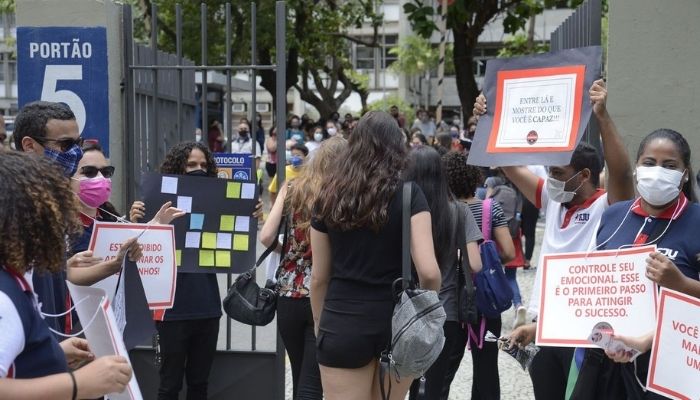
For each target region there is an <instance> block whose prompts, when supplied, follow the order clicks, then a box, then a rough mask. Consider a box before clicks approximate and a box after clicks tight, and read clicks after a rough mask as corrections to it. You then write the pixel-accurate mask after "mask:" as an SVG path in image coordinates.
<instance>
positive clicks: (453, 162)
mask: <svg viewBox="0 0 700 400" xmlns="http://www.w3.org/2000/svg"><path fill="white" fill-rule="evenodd" d="M442 165H443V167H444V169H445V173H446V174H447V184H448V185H449V186H450V190H451V191H452V194H454V195H455V196H456V197H457V198H458V199H467V198H470V197H474V194H475V193H476V188H477V187H479V185H480V184H481V182H482V181H483V179H484V178H483V175H482V174H481V170H480V169H479V168H478V167H475V166H473V165H467V156H465V155H464V154H462V153H458V152H456V151H451V152H449V153H447V154H445V155H444V156H442Z"/></svg>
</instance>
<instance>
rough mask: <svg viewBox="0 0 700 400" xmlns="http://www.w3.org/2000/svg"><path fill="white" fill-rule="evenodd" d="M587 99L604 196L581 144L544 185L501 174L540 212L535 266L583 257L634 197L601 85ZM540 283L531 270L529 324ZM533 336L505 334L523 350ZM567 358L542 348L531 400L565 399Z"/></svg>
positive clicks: (482, 101) (481, 103)
mask: <svg viewBox="0 0 700 400" xmlns="http://www.w3.org/2000/svg"><path fill="white" fill-rule="evenodd" d="M588 93H589V97H590V101H591V102H592V103H593V114H594V115H595V116H596V118H597V120H598V123H599V125H600V135H601V139H602V143H603V146H602V147H603V148H604V149H605V152H604V157H605V162H606V164H607V169H608V173H609V178H608V183H609V185H608V187H609V192H607V193H606V192H605V191H604V190H602V189H599V187H598V186H599V175H600V172H601V170H602V168H601V165H600V157H599V155H598V152H597V150H596V149H595V148H594V147H592V146H590V145H588V144H583V143H582V144H579V145H578V147H576V149H575V150H574V152H573V156H572V158H571V162H570V163H569V164H568V165H561V166H550V167H549V178H548V179H547V180H546V181H545V180H544V179H541V178H539V177H538V176H537V175H535V174H533V173H532V172H530V171H529V170H528V169H527V168H526V167H524V166H518V167H504V168H503V171H504V172H505V174H506V176H507V177H508V179H510V181H511V182H513V183H514V184H515V185H516V186H517V187H518V189H519V190H520V192H521V193H522V194H523V195H524V196H525V197H526V198H527V199H528V200H529V201H530V202H531V203H533V204H535V205H536V206H537V207H538V208H542V207H545V210H546V226H545V232H544V239H543V242H542V249H541V252H540V262H539V263H538V265H542V259H543V257H544V256H545V255H547V254H554V253H566V252H574V251H585V250H586V249H587V248H588V244H589V243H590V242H591V240H592V238H593V237H594V235H595V229H596V226H597V225H598V222H599V221H600V218H601V216H602V215H603V212H604V211H605V210H606V209H607V208H608V206H609V205H610V204H613V203H616V202H618V201H621V200H629V199H631V198H633V197H634V188H633V186H632V179H631V178H632V171H631V168H630V163H629V158H628V157H627V151H626V149H625V146H624V144H623V142H622V138H621V137H620V135H619V133H618V132H617V128H616V127H615V124H614V123H613V121H612V119H611V117H610V115H609V114H608V111H607V108H606V106H605V103H606V99H607V89H606V87H605V83H604V82H603V81H602V80H597V81H595V82H594V83H593V85H592V86H591V88H590V90H589V92H588ZM485 112H486V98H485V97H484V96H483V95H480V96H479V97H478V98H477V101H476V103H475V104H474V114H475V115H476V116H479V115H482V114H484V113H485ZM548 162H549V161H548V160H546V159H541V160H537V163H539V164H548ZM541 282H542V269H541V268H540V269H538V270H537V276H536V278H535V287H534V288H533V291H532V293H533V297H532V299H531V301H530V307H529V310H528V311H529V313H531V314H534V316H535V318H536V317H537V315H538V314H539V305H540V299H539V291H540V286H541ZM535 332H536V325H535V324H530V325H525V326H522V327H519V328H518V329H516V330H514V331H513V333H512V334H511V341H513V342H514V343H517V344H518V345H520V346H525V345H527V344H528V343H530V342H532V341H533V340H534V338H535ZM572 358H573V349H572V348H564V347H543V348H542V350H541V351H540V352H539V353H538V354H537V356H536V357H535V359H534V360H533V363H532V366H531V367H530V376H531V378H532V382H533V388H534V391H535V397H536V398H537V399H562V398H564V397H565V394H566V388H567V380H568V377H569V374H568V371H569V368H570V366H571V362H572Z"/></svg>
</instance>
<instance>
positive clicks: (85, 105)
mask: <svg viewBox="0 0 700 400" xmlns="http://www.w3.org/2000/svg"><path fill="white" fill-rule="evenodd" d="M17 83H18V88H17V92H18V93H17V94H18V97H19V99H18V100H19V107H20V108H21V107H23V106H24V105H25V104H27V103H29V102H32V101H37V100H44V101H52V102H61V103H65V104H67V105H68V106H69V107H70V109H71V110H72V111H73V113H74V114H75V119H76V122H77V123H78V129H79V132H80V135H81V136H82V137H83V138H85V139H97V140H98V141H99V142H100V145H101V146H102V148H103V149H104V152H105V155H106V156H107V157H109V87H108V80H107V31H106V29H105V28H104V27H90V28H82V27H27V26H21V27H19V28H17Z"/></svg>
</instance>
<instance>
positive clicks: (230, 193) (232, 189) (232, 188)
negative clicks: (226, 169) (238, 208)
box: [226, 182, 241, 199]
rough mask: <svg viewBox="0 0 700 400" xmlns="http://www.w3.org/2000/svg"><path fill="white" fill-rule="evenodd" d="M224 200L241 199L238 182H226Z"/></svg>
mask: <svg viewBox="0 0 700 400" xmlns="http://www.w3.org/2000/svg"><path fill="white" fill-rule="evenodd" d="M226 198H227V199H240V198H241V183H240V182H228V183H227V184H226Z"/></svg>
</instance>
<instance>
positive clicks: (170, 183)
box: [160, 176, 177, 194]
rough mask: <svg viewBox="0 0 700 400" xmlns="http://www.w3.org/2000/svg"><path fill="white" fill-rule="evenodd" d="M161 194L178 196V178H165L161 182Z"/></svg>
mask: <svg viewBox="0 0 700 400" xmlns="http://www.w3.org/2000/svg"><path fill="white" fill-rule="evenodd" d="M160 192H161V193H169V194H177V178H175V177H172V176H164V177H163V180H162V181H161V182H160Z"/></svg>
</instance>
